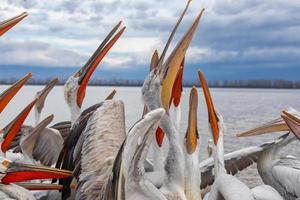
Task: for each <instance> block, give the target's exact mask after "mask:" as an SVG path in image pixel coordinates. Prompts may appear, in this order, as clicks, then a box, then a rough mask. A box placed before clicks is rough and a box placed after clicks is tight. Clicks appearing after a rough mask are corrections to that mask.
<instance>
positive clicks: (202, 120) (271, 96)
mask: <svg viewBox="0 0 300 200" xmlns="http://www.w3.org/2000/svg"><path fill="white" fill-rule="evenodd" d="M6 88H7V86H0V91H3V90H4V89H6ZM42 88H43V87H42V86H25V87H24V88H22V89H21V91H20V92H19V93H18V94H17V96H16V97H15V98H14V99H13V100H12V102H11V103H10V104H9V105H8V107H7V108H6V109H5V110H4V112H3V113H2V114H1V115H0V126H1V127H4V126H5V125H6V124H7V123H9V121H10V120H12V119H13V118H14V117H15V116H16V115H17V114H18V112H20V111H21V110H22V109H23V108H24V106H25V104H28V103H29V102H30V101H31V100H32V99H33V97H34V95H35V93H36V92H37V91H38V90H41V89H42ZM113 89H114V87H88V89H87V92H86V98H85V101H84V104H83V108H86V107H88V106H90V105H93V104H95V103H98V102H100V101H102V100H103V99H105V97H106V96H107V95H108V94H109V93H110V92H111V91H112V90H113ZM115 89H116V90H117V94H116V96H115V98H117V99H122V100H123V101H124V104H125V115H126V127H127V129H128V128H130V126H131V125H133V124H134V122H135V121H137V120H138V119H139V118H140V117H141V114H142V110H143V103H142V98H141V92H140V91H141V89H140V88H138V87H117V88H115ZM198 92H199V106H198V130H199V134H200V140H201V157H202V158H206V156H207V153H206V144H207V140H208V139H209V138H211V136H210V134H209V132H208V123H207V110H206V105H205V101H204V98H203V94H202V91H201V89H199V90H198ZM211 93H212V97H213V99H214V103H215V107H216V109H217V110H218V111H221V113H222V115H223V117H224V121H225V123H226V126H227V133H226V135H225V152H230V151H233V150H237V149H240V148H242V147H247V146H252V145H258V144H261V143H262V142H264V141H268V140H270V139H272V138H274V137H277V136H279V134H275V135H265V136H259V137H252V138H242V139H240V138H236V137H235V134H237V133H239V132H241V131H245V130H248V129H250V128H251V127H253V126H255V125H258V124H261V123H263V122H267V121H268V120H272V119H275V118H277V117H278V116H279V115H280V111H281V110H282V109H284V108H287V107H289V106H291V107H293V108H295V109H297V110H300V104H299V99H300V90H278V89H276V90H273V89H212V90H211ZM188 97H189V89H188V88H184V92H183V99H182V124H181V129H182V131H186V128H187V113H188ZM49 114H54V116H55V118H54V121H53V123H56V122H60V121H63V120H69V118H70V114H69V110H68V107H67V105H66V104H65V102H64V97H63V87H62V86H57V87H55V88H54V89H53V91H51V93H50V94H49V96H48V98H47V100H46V103H45V108H44V110H43V117H46V116H48V115H49ZM33 122H34V113H33V112H32V113H31V114H30V115H29V117H28V119H27V120H26V122H25V123H26V124H33ZM299 153H300V148H298V145H297V142H295V143H293V144H291V145H289V146H288V147H287V148H285V149H284V151H283V154H290V155H295V156H297V155H299ZM239 177H240V178H241V179H242V180H243V181H245V182H246V183H247V184H248V185H249V186H251V187H252V186H254V185H257V184H260V183H261V180H260V178H259V176H258V174H257V170H256V168H255V166H252V167H251V168H250V169H247V170H245V171H244V172H242V173H241V174H240V175H239Z"/></svg>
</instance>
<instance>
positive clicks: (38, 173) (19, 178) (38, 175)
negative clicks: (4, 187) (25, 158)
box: [1, 163, 72, 184]
mask: <svg viewBox="0 0 300 200" xmlns="http://www.w3.org/2000/svg"><path fill="white" fill-rule="evenodd" d="M71 176H72V172H71V171H68V170H62V169H56V168H53V167H43V166H36V165H26V164H22V163H11V164H10V166H9V168H8V170H7V173H6V175H5V176H4V177H3V178H2V180H1V182H2V183H4V184H9V183H16V182H23V181H29V180H37V179H52V178H68V177H71Z"/></svg>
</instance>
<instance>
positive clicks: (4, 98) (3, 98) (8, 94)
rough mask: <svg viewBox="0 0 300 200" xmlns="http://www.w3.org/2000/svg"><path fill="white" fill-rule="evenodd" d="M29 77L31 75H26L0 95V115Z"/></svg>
mask: <svg viewBox="0 0 300 200" xmlns="http://www.w3.org/2000/svg"><path fill="white" fill-rule="evenodd" d="M31 77H32V74H31V73H28V74H26V75H25V76H23V77H22V78H21V79H20V80H18V81H17V82H15V83H14V84H13V85H11V86H10V87H9V88H7V89H6V90H5V91H3V92H2V93H1V94H0V113H2V111H3V110H4V108H5V107H6V106H7V104H8V103H9V102H10V101H11V99H12V98H13V97H14V96H15V95H16V94H17V93H18V92H19V90H20V89H21V88H22V87H23V86H24V85H25V83H26V82H27V81H28V80H29V79H30V78H31Z"/></svg>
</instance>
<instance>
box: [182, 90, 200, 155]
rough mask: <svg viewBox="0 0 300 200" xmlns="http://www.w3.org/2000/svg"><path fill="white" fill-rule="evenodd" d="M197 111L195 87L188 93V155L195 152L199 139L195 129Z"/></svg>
mask: <svg viewBox="0 0 300 200" xmlns="http://www.w3.org/2000/svg"><path fill="white" fill-rule="evenodd" d="M197 109H198V91H197V89H196V87H195V86H193V87H192V89H191V92H190V104H189V121H188V129H187V132H186V136H185V138H186V150H187V153H188V154H193V153H194V152H195V151H196V148H197V143H198V139H199V134H198V128H197Z"/></svg>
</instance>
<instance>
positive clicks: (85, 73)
mask: <svg viewBox="0 0 300 200" xmlns="http://www.w3.org/2000/svg"><path fill="white" fill-rule="evenodd" d="M120 26H121V22H119V23H118V24H117V25H116V26H115V27H114V28H113V29H112V31H111V32H110V33H109V34H108V35H107V37H106V38H105V39H104V41H103V42H102V43H101V44H100V46H99V47H98V49H97V50H96V51H95V53H94V54H93V55H92V57H91V58H90V59H89V60H88V62H87V63H86V64H85V65H84V66H83V67H82V68H81V69H80V70H79V71H78V72H77V73H76V74H75V76H77V77H79V80H78V84H79V88H78V91H77V105H78V107H80V108H81V105H82V102H83V99H84V97H85V91H86V87H87V84H88V81H89V79H90V77H91V76H92V74H93V72H94V71H95V69H96V68H97V66H98V64H99V63H100V62H101V61H102V59H103V58H104V56H105V55H106V54H107V52H108V51H109V50H110V49H111V47H112V46H113V45H114V44H115V43H116V41H117V40H118V39H119V38H120V36H121V35H122V33H123V32H124V30H125V28H126V27H123V28H122V29H121V30H120V31H119V32H117V33H116V34H115V32H116V31H117V30H118V29H119V27H120ZM114 34H115V36H113V35H114Z"/></svg>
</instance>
